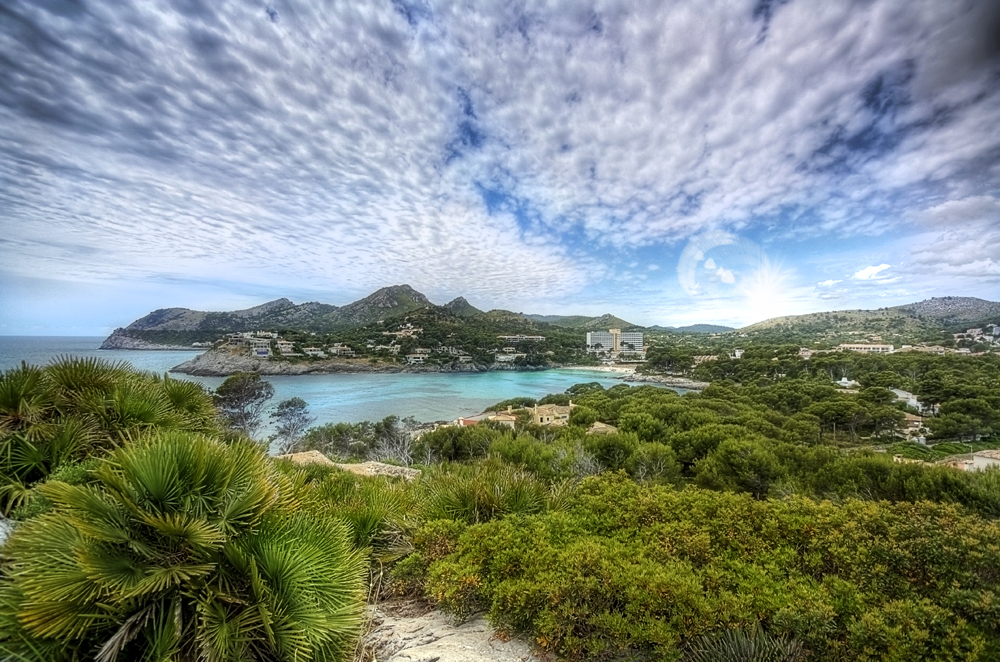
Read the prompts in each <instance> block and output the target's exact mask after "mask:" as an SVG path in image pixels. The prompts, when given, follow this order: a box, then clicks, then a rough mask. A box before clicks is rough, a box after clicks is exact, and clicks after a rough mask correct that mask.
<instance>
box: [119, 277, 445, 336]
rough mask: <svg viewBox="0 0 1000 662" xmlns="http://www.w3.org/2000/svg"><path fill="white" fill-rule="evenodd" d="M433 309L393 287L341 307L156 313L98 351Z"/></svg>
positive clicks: (318, 328) (280, 302)
mask: <svg viewBox="0 0 1000 662" xmlns="http://www.w3.org/2000/svg"><path fill="white" fill-rule="evenodd" d="M432 305H433V304H432V303H431V302H430V301H428V300H427V297H425V296H424V295H423V294H421V293H420V292H417V291H416V290H414V289H413V288H412V287H410V286H409V285H394V286H392V287H383V288H382V289H380V290H378V291H376V292H374V293H372V294H370V295H368V296H367V297H365V298H363V299H360V300H358V301H355V302H354V303H350V304H348V305H346V306H341V307H337V306H332V305H330V304H326V303H317V302H315V301H310V302H308V303H303V304H298V305H296V304H294V303H292V302H291V301H289V300H288V299H284V298H282V299H275V300H274V301H269V302H267V303H264V304H261V305H259V306H254V307H253V308H247V309H245V310H234V311H229V312H205V311H200V310H191V309H189V308H161V309H159V310H154V311H153V312H151V313H149V314H148V315H146V316H145V317H141V318H139V319H137V320H136V321H134V322H132V323H131V324H129V325H128V326H127V327H125V328H123V329H121V328H120V329H115V331H114V332H113V333H112V334H111V335H110V336H109V337H108V338H107V339H106V340H105V341H104V343H103V344H102V345H101V348H102V349H160V348H184V349H189V348H190V346H191V343H194V342H209V341H214V340H218V339H219V338H220V337H221V336H223V335H225V334H227V333H234V332H238V331H255V330H278V329H299V330H304V331H315V332H317V333H324V332H329V331H335V330H339V329H347V328H353V327H357V326H364V325H365V324H371V323H372V322H376V321H378V320H380V319H383V318H386V317H396V316H398V315H402V314H405V313H408V312H410V311H413V310H417V309H419V308H425V307H427V306H432Z"/></svg>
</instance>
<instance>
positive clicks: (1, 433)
mask: <svg viewBox="0 0 1000 662" xmlns="http://www.w3.org/2000/svg"><path fill="white" fill-rule="evenodd" d="M215 419H216V411H215V408H214V407H213V405H212V401H211V397H210V396H209V395H208V394H207V393H206V392H205V391H204V389H202V388H201V386H199V385H198V384H194V383H192V382H181V381H177V380H171V379H169V378H163V379H162V380H161V379H160V378H159V377H157V376H156V375H151V374H145V373H140V372H135V371H133V370H131V368H130V367H129V365H128V364H126V363H106V362H103V361H100V360H97V359H79V358H72V357H69V358H60V359H59V360H57V361H56V362H55V363H53V364H51V365H49V366H46V367H45V368H37V367H33V366H23V367H21V368H18V369H15V370H11V371H8V372H5V373H2V374H0V512H3V513H6V512H10V510H11V509H12V508H13V507H15V506H16V505H17V504H18V502H19V501H20V500H21V499H23V498H24V497H25V496H26V495H27V492H28V489H29V488H30V486H31V485H32V484H33V483H35V482H37V481H39V480H42V479H44V478H45V477H46V476H48V475H49V474H50V473H51V472H52V471H55V470H56V469H57V468H58V467H59V466H60V465H61V464H63V463H65V462H68V461H79V460H83V459H85V458H86V457H88V456H90V455H92V454H94V453H95V452H101V451H104V450H106V449H109V448H114V447H116V446H118V445H119V444H121V443H122V442H123V440H124V439H126V438H128V437H129V436H133V435H136V434H139V433H142V432H143V431H146V430H152V429H154V428H156V429H165V428H173V429H181V430H191V431H198V432H208V431H213V430H214V429H215Z"/></svg>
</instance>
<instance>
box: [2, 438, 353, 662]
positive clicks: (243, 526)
mask: <svg viewBox="0 0 1000 662" xmlns="http://www.w3.org/2000/svg"><path fill="white" fill-rule="evenodd" d="M38 489H39V490H40V492H41V494H42V495H43V496H44V497H45V498H46V499H48V500H49V501H51V502H52V504H53V506H54V508H53V509H52V510H50V511H49V512H47V513H45V514H42V515H39V516H37V517H35V518H32V519H29V520H28V521H26V522H24V523H23V524H22V525H21V526H19V527H18V528H17V529H16V530H15V531H14V533H13V534H12V535H11V537H10V538H9V539H8V541H7V542H6V544H5V545H4V559H3V567H2V569H0V574H2V576H4V577H5V581H4V582H3V583H2V584H0V659H5V660H15V659H16V660H25V661H32V662H34V661H38V662H43V661H44V662H70V661H71V660H81V659H93V660H97V661H98V662H116V661H117V660H176V661H178V662H193V661H194V660H218V661H219V662H237V661H243V660H249V661H259V662H264V661H267V662H271V661H273V660H293V659H294V660H317V661H319V660H322V661H329V662H337V661H342V660H345V659H349V658H350V656H351V653H352V644H353V640H354V637H355V635H356V633H357V631H358V629H359V627H360V625H361V619H362V609H363V605H364V595H363V592H362V570H363V562H362V558H361V556H360V555H359V554H358V553H357V552H356V551H354V550H353V549H352V548H351V547H350V544H349V542H348V531H347V529H346V528H345V526H344V525H343V524H342V523H340V522H339V521H337V520H335V519H334V518H333V517H328V516H325V515H324V514H323V512H322V511H321V510H320V509H318V508H316V509H313V511H309V512H307V511H305V510H303V509H302V507H301V504H300V503H299V502H298V499H297V497H296V494H295V492H294V488H293V486H292V483H291V482H290V481H289V480H288V479H286V478H284V477H282V476H280V475H279V474H277V473H276V471H275V469H274V467H273V465H272V464H271V463H270V462H269V461H268V460H267V458H266V457H265V456H264V454H263V452H262V451H261V450H260V449H259V448H257V447H256V446H255V445H253V444H252V443H249V442H246V441H245V442H238V443H235V444H233V445H226V444H223V443H221V442H218V441H215V440H213V439H210V438H208V437H205V436H202V435H197V434H191V433H183V432H167V433H159V434H156V435H153V436H151V437H148V438H146V439H144V440H141V441H138V442H132V443H129V444H126V445H125V446H123V447H121V448H119V449H117V450H116V451H114V452H113V453H112V454H111V456H110V457H109V458H108V459H107V460H106V461H105V462H103V463H102V464H101V466H100V467H99V468H98V469H96V470H95V471H94V472H93V480H92V481H91V482H89V483H88V484H86V485H70V484H68V483H64V482H61V481H57V480H56V481H49V482H48V483H46V484H44V485H43V486H41V487H39V488H38Z"/></svg>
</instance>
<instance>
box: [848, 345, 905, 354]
mask: <svg viewBox="0 0 1000 662" xmlns="http://www.w3.org/2000/svg"><path fill="white" fill-rule="evenodd" d="M837 348H838V349H839V350H840V351H842V352H861V353H862V354H892V350H893V346H892V345H873V344H867V343H841V344H840V345H837Z"/></svg>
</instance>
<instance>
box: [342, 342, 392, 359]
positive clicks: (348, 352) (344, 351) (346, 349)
mask: <svg viewBox="0 0 1000 662" xmlns="http://www.w3.org/2000/svg"><path fill="white" fill-rule="evenodd" d="M396 351H399V348H398V347H397V348H396ZM330 353H331V354H333V355H334V356H354V350H353V349H351V348H350V347H349V346H347V345H345V344H343V343H339V342H335V343H333V345H331V346H330Z"/></svg>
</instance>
